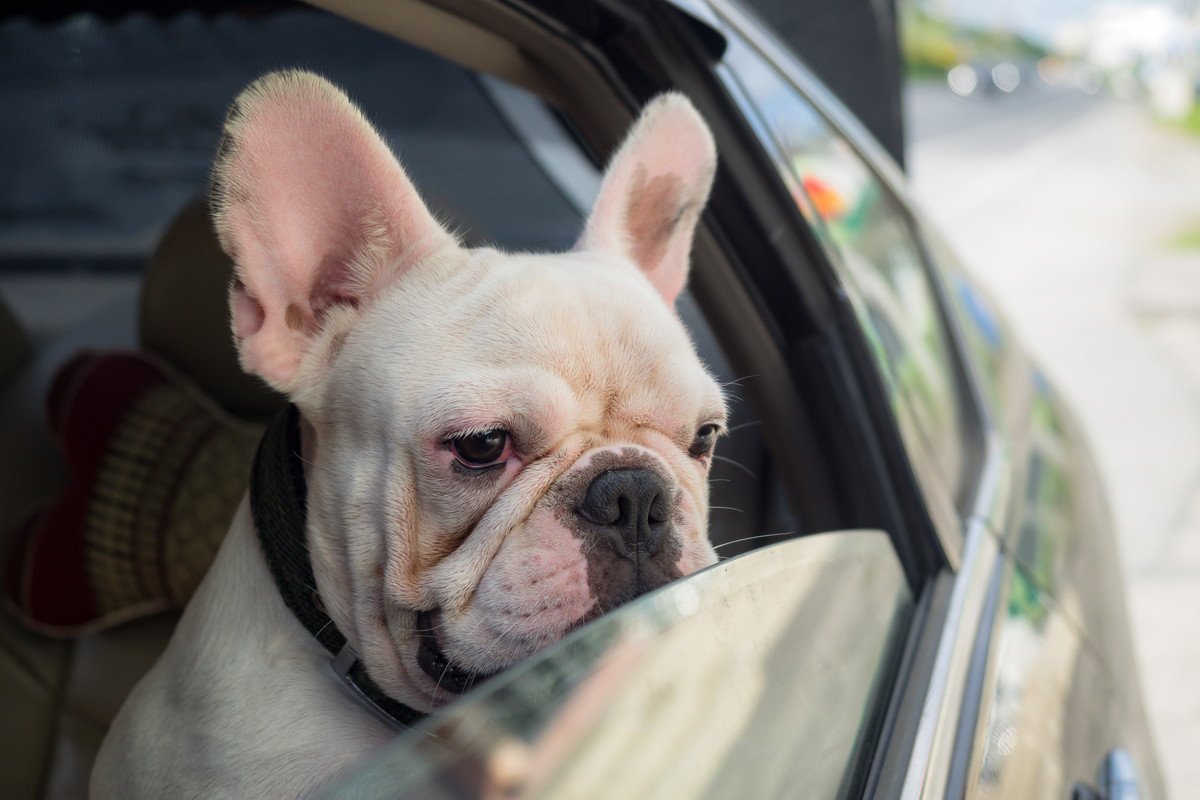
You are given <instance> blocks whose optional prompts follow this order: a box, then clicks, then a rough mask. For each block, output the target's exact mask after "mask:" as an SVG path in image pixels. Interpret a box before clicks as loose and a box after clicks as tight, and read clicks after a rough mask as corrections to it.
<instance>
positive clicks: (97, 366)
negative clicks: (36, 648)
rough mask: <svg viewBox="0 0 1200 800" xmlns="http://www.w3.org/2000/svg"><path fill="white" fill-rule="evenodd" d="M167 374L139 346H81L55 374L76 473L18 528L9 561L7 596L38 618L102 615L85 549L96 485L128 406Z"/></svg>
mask: <svg viewBox="0 0 1200 800" xmlns="http://www.w3.org/2000/svg"><path fill="white" fill-rule="evenodd" d="M168 380H169V378H168V377H167V376H166V374H165V373H164V372H163V371H162V370H161V369H160V368H159V367H157V366H156V365H155V364H154V363H153V362H152V361H150V360H149V359H148V358H146V357H144V356H141V355H138V354H136V353H108V354H103V355H98V354H94V353H81V354H79V355H77V356H75V357H74V358H73V359H71V360H70V361H68V362H67V363H66V364H65V365H64V366H63V367H62V368H61V369H60V371H59V373H58V375H57V376H56V378H55V380H54V383H53V385H52V386H51V389H50V393H49V395H48V397H47V408H46V411H47V416H48V417H49V419H50V425H51V428H52V429H53V431H54V433H55V435H56V436H57V438H58V440H59V444H60V446H61V447H62V450H63V455H64V456H65V458H66V461H67V464H68V466H69V468H70V471H71V481H70V483H69V484H68V486H67V488H66V489H65V490H64V491H63V492H62V494H60V495H59V496H58V498H57V499H56V500H55V501H54V502H53V504H51V505H50V507H49V508H47V509H45V510H44V511H42V512H41V513H40V514H38V515H36V516H35V517H34V518H33V519H31V520H30V521H29V522H28V523H26V525H25V527H24V528H23V529H22V530H21V531H18V532H17V535H16V536H15V537H14V546H13V551H12V552H11V553H10V555H9V564H8V567H7V569H6V573H7V574H6V577H7V579H8V580H7V581H6V585H7V590H8V593H9V596H10V598H11V599H12V600H13V601H14V602H15V603H16V605H17V606H18V608H19V609H20V610H21V611H22V612H23V616H25V617H26V618H27V620H28V621H31V623H32V624H34V625H38V626H49V627H50V628H52V629H53V628H64V629H71V628H78V627H80V626H83V625H85V624H87V623H89V622H91V621H93V620H94V619H95V618H96V617H97V616H98V614H99V609H98V608H97V606H96V602H95V598H94V597H93V595H92V592H91V589H90V586H89V582H88V575H87V567H86V555H85V552H84V548H85V541H84V530H85V523H86V516H87V510H88V505H89V502H90V499H91V491H92V487H93V485H94V483H95V481H96V476H97V473H98V472H99V470H100V467H101V465H102V464H103V463H104V456H105V452H106V450H107V448H108V445H109V442H110V441H111V440H112V438H113V436H114V434H115V433H116V431H117V428H118V426H119V425H120V423H121V420H122V418H123V417H124V416H125V414H126V413H127V412H128V410H129V408H130V407H131V406H132V405H133V404H134V403H136V402H137V400H138V399H139V398H140V397H142V396H143V395H144V394H145V393H146V392H147V391H149V390H150V389H153V388H154V387H155V386H158V385H160V384H162V383H165V382H167V381H168Z"/></svg>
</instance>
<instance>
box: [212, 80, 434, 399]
mask: <svg viewBox="0 0 1200 800" xmlns="http://www.w3.org/2000/svg"><path fill="white" fill-rule="evenodd" d="M213 185H214V206H215V221H216V225H217V230H218V233H219V234H220V237H221V241H222V244H223V245H224V247H225V249H226V251H227V252H229V253H230V255H231V256H232V257H233V258H234V260H235V261H236V263H237V265H238V275H239V278H240V279H241V281H242V283H243V284H244V291H242V292H241V293H240V294H241V295H243V296H239V292H237V291H235V292H234V295H233V298H232V301H231V303H232V310H233V316H234V326H235V335H237V336H238V337H239V338H240V339H241V349H242V355H243V361H244V362H245V363H246V365H247V367H248V368H251V369H253V370H255V371H257V372H258V373H259V374H260V375H261V376H262V377H264V378H266V379H267V380H268V382H270V383H272V384H273V385H275V386H276V387H277V388H286V387H287V385H288V383H289V382H290V380H291V378H292V377H293V376H294V374H295V372H296V370H297V369H298V367H299V364H300V361H301V359H302V357H303V353H304V351H305V350H306V348H307V347H308V345H309V341H310V339H311V337H312V336H313V335H314V334H315V333H317V332H318V331H319V330H320V328H321V322H322V318H323V316H324V314H325V312H326V311H327V310H328V309H329V308H330V307H332V306H334V305H350V306H355V307H357V306H359V305H361V304H363V303H364V302H367V301H369V299H370V298H371V297H373V296H374V295H375V293H377V292H378V290H379V289H380V288H382V287H383V286H385V285H386V284H387V283H389V282H390V281H392V280H393V279H394V278H395V277H397V276H398V275H399V274H401V273H402V272H403V271H404V270H406V269H408V268H409V267H411V266H412V265H413V264H415V263H417V262H418V261H420V260H421V259H423V258H424V257H426V256H427V255H428V254H429V253H431V252H432V251H433V250H435V249H437V248H439V247H441V246H443V245H445V244H447V243H451V242H452V241H453V240H452V238H451V237H450V236H449V235H448V234H447V233H446V232H445V231H444V230H442V228H441V227H440V226H439V225H438V224H437V223H436V222H435V221H434V219H433V218H432V217H431V216H430V214H429V212H428V210H427V209H426V208H425V205H424V203H422V202H421V199H420V197H419V196H418V195H417V192H416V189H415V188H414V187H413V185H412V183H411V182H410V181H409V180H408V177H407V176H406V175H405V174H404V171H403V170H402V169H401V168H400V165H399V164H398V163H397V161H396V159H395V157H394V156H393V155H392V153H391V151H390V150H389V149H388V148H387V146H386V145H385V144H384V142H383V140H382V139H380V137H379V135H378V134H377V133H376V132H375V131H374V130H373V129H372V128H371V126H370V125H369V124H368V123H367V121H366V120H365V119H364V118H363V116H362V114H361V113H360V112H359V111H358V109H357V108H355V107H354V105H353V104H351V103H350V101H349V100H348V99H347V98H346V97H345V96H344V95H343V94H342V93H341V92H339V91H338V90H337V89H336V88H334V87H333V86H332V85H331V84H329V83H328V82H327V81H325V80H323V79H321V78H318V77H317V76H315V75H311V74H308V73H301V72H287V73H274V74H272V75H268V76H266V77H264V78H262V79H260V80H259V81H258V82H256V83H255V84H253V85H252V86H250V87H249V88H248V89H247V90H246V91H245V92H243V93H242V95H241V96H240V97H239V98H238V100H237V102H236V103H235V106H234V111H233V112H231V115H230V119H229V121H228V122H227V123H226V130H225V141H224V142H223V144H222V148H221V153H220V155H219V157H218V161H217V164H216V167H215V169H214V181H213ZM255 304H257V310H256V309H255Z"/></svg>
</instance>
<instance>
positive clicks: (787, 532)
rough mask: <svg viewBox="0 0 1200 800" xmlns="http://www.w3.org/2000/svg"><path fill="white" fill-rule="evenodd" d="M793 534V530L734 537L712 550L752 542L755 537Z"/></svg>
mask: <svg viewBox="0 0 1200 800" xmlns="http://www.w3.org/2000/svg"><path fill="white" fill-rule="evenodd" d="M795 535H796V532H795V531H784V532H783V533H760V534H758V535H757V536H747V537H745V538H744V539H734V540H733V541H732V542H722V543H721V544H718V545H715V546H714V547H713V550H714V551H717V550H720V549H721V548H722V547H729V546H730V545H734V544H741V543H742V542H752V541H754V540H755V539H774V538H778V537H780V536H795Z"/></svg>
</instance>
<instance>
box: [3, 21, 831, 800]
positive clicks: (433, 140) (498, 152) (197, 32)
mask: <svg viewBox="0 0 1200 800" xmlns="http://www.w3.org/2000/svg"><path fill="white" fill-rule="evenodd" d="M317 5H320V3H317ZM262 8H263V7H262V6H261V5H260V6H256V7H255V10H253V11H250V12H242V11H236V10H226V11H220V12H213V13H204V14H201V13H197V12H189V11H180V12H177V13H172V14H164V15H154V16H152V15H149V14H147V13H141V12H139V13H125V14H121V15H117V16H114V17H111V18H109V17H101V16H96V15H91V14H81V13H76V14H68V15H60V16H57V17H53V18H36V17H33V16H20V15H16V16H9V15H7V14H6V15H5V16H3V17H0V68H3V70H4V72H5V73H6V74H7V75H8V76H9V77H8V78H7V80H6V83H5V85H4V86H3V87H0V92H2V93H4V94H9V93H11V96H10V97H5V98H4V105H5V107H10V108H11V107H14V104H15V103H22V104H24V106H25V107H26V108H28V109H29V112H28V113H27V114H21V115H6V116H7V117H8V119H6V120H2V121H0V140H7V141H10V142H13V143H14V145H13V146H10V147H5V148H3V149H2V150H3V152H2V153H0V174H5V175H14V176H16V180H15V181H11V182H8V181H6V184H7V186H6V189H5V191H4V192H3V193H2V194H0V380H2V383H0V440H2V441H3V442H4V447H2V448H0V476H2V477H0V536H3V537H4V538H5V541H4V542H3V543H4V544H6V545H8V544H9V542H8V539H10V538H11V537H12V536H14V535H15V532H17V531H19V530H20V529H21V526H22V525H23V524H24V521H25V520H26V519H27V518H28V517H29V515H30V514H31V513H33V512H34V511H36V510H37V509H38V508H39V507H42V506H44V505H45V504H47V503H51V502H53V500H54V498H55V496H56V494H57V493H58V492H59V491H61V490H62V488H63V486H64V485H65V484H67V483H68V482H69V481H70V480H71V475H70V473H69V471H68V468H67V466H66V465H65V464H64V463H63V458H62V455H61V454H60V453H59V451H58V449H57V445H56V443H55V441H54V438H53V436H52V434H51V431H50V428H49V426H48V423H47V421H46V414H45V406H46V396H47V394H48V393H49V392H50V391H51V389H52V386H53V385H54V382H55V376H56V374H57V373H58V371H59V370H60V369H61V368H62V366H63V365H64V363H66V362H67V361H69V360H70V359H71V358H72V356H73V355H74V354H76V353H77V352H79V351H81V350H89V351H108V350H114V349H117V350H121V349H138V350H143V351H149V352H151V353H153V354H155V356H156V357H157V358H158V359H160V360H161V361H163V362H165V363H166V364H168V365H169V367H170V368H171V370H173V372H174V373H175V374H177V375H179V376H182V377H183V378H184V379H186V380H187V381H188V382H190V383H191V384H193V385H194V386H195V387H197V388H198V390H199V391H200V392H201V393H203V394H204V395H205V396H207V397H208V398H211V400H212V402H213V403H215V404H216V405H217V406H219V407H220V408H221V409H222V410H223V413H225V414H227V415H229V417H231V418H233V419H236V420H240V421H242V423H244V424H246V425H261V424H262V423H263V422H264V420H266V419H267V418H269V417H270V416H271V415H272V414H273V413H274V412H275V410H276V409H277V408H279V406H280V404H281V402H282V400H281V398H280V397H279V396H277V395H275V394H274V393H272V392H271V391H269V390H268V389H266V388H265V387H264V386H263V385H261V384H259V383H258V382H257V381H256V380H254V379H251V378H248V377H247V376H246V375H244V374H243V373H242V372H241V371H240V369H239V368H238V366H237V362H236V356H235V354H234V350H233V346H232V341H231V337H230V334H229V331H228V318H227V308H226V298H225V293H226V289H227V286H228V282H229V276H230V270H231V265H230V263H229V261H228V259H227V258H226V257H225V256H224V254H223V253H222V252H221V251H220V249H219V247H218V246H217V243H216V240H215V235H214V234H213V232H212V229H211V225H210V222H209V219H208V212H207V208H206V204H205V193H206V189H207V171H208V169H209V166H210V163H211V157H212V154H213V152H214V151H215V148H216V144H217V137H218V134H219V131H220V127H221V122H222V119H223V115H224V113H225V109H226V108H227V106H228V104H229V102H230V101H231V100H232V98H233V97H234V95H235V94H236V93H237V92H238V91H239V90H240V88H242V87H243V86H244V85H246V84H247V83H249V82H250V81H251V80H253V79H254V78H256V77H257V76H259V75H261V74H263V73H264V72H267V71H269V70H271V69H278V68H284V67H295V66H300V67H303V68H306V69H310V70H313V71H316V72H318V73H321V74H324V75H326V76H328V77H329V78H331V79H332V80H333V81H334V82H335V83H337V84H339V85H340V86H341V87H343V88H344V89H345V90H346V91H347V93H348V94H349V95H350V96H351V97H352V98H353V99H354V100H355V101H356V102H357V103H359V104H360V105H361V107H362V108H363V109H364V111H365V112H366V115H367V117H368V118H369V119H370V120H371V121H372V122H373V123H374V124H375V125H376V126H377V127H378V128H379V129H380V130H381V132H382V133H383V134H384V137H385V138H386V139H387V140H388V141H389V143H390V144H391V145H392V147H393V149H394V150H395V151H396V152H397V153H398V155H399V158H400V159H401V162H402V163H403V164H404V166H405V168H406V170H408V171H409V173H410V175H411V176H412V177H413V179H414V181H415V182H416V184H417V185H418V186H419V187H420V189H421V191H422V194H423V197H424V198H425V200H426V202H427V203H428V204H429V205H430V207H431V208H432V209H433V210H434V213H435V215H436V216H437V217H438V218H439V219H440V220H442V221H443V222H444V223H446V224H447V225H448V226H449V227H451V228H452V229H454V230H455V231H456V232H457V233H458V234H459V235H460V236H461V237H462V238H463V240H464V241H465V242H467V243H470V244H476V245H483V244H486V245H490V246H497V247H500V248H504V249H509V250H533V251H545V250H563V249H569V248H570V247H571V246H572V245H573V244H574V242H575V239H576V237H577V236H578V234H579V232H580V230H581V228H582V223H583V220H584V216H585V215H586V213H587V210H588V208H589V206H590V202H591V199H592V196H593V195H594V193H595V190H596V188H597V183H598V175H599V169H600V166H598V165H599V164H602V158H601V157H598V155H597V154H598V153H603V152H607V151H608V149H609V148H611V147H612V146H613V145H614V144H615V143H616V142H617V141H619V139H620V137H621V134H622V133H623V131H624V129H625V127H626V126H627V124H628V123H629V121H630V120H631V119H632V113H633V112H632V110H631V109H630V107H629V104H628V102H626V101H625V98H620V97H618V96H617V95H616V94H615V90H614V89H613V87H612V86H611V85H610V84H608V83H606V82H605V81H604V79H603V76H602V75H601V72H600V70H598V69H597V67H596V65H595V64H594V63H591V62H590V61H589V60H588V56H587V54H586V52H585V51H584V50H581V49H577V48H572V47H570V46H568V45H567V44H565V43H564V40H563V39H562V38H555V37H551V36H548V35H547V34H546V33H545V32H544V31H542V30H540V29H537V28H534V27H533V26H528V25H526V26H524V27H522V26H521V25H520V24H519V22H520V21H519V20H516V19H507V20H506V19H504V17H505V15H506V14H510V15H511V13H512V12H511V11H510V10H509V11H505V10H504V9H502V8H501V7H497V9H496V11H495V14H496V17H497V18H496V20H494V22H495V24H494V25H493V26H491V27H489V28H488V29H485V28H483V27H477V28H474V27H472V26H471V25H470V24H469V23H467V22H465V21H463V20H462V19H460V18H452V17H450V16H449V15H446V14H444V12H439V11H435V10H432V9H430V8H427V7H423V6H418V5H416V4H412V5H408V4H403V5H401V4H397V5H396V6H385V7H383V8H382V9H381V8H375V7H371V5H370V4H369V3H366V2H362V3H358V2H351V3H344V4H341V9H340V13H343V14H346V15H347V16H349V17H351V19H344V18H342V17H338V16H334V15H332V14H328V13H326V12H323V11H319V10H314V9H311V8H308V7H303V6H299V5H287V4H280V5H279V6H278V7H276V6H274V5H272V4H267V9H268V10H261V9H262ZM354 20H358V21H357V22H356V21H354ZM360 23H366V24H365V25H364V24H360ZM581 24H582V23H581ZM506 26H507V27H506ZM498 30H500V31H504V30H507V31H511V33H512V40H511V41H510V40H509V39H506V38H505V37H504V36H502V35H501V34H499V33H497V32H496V31H498ZM396 37H400V38H403V39H407V40H409V42H411V43H406V42H404V41H399V40H398V39H397V38H396ZM520 37H524V38H523V39H521V38H520ZM538 37H541V38H540V40H539V41H538V42H537V43H536V46H535V42H534V39H537V38H538ZM518 39H520V41H519V43H518ZM68 53H71V54H74V55H73V56H72V57H71V58H66V57H65V55H64V54H68ZM534 53H536V54H537V55H536V56H534V55H532V54H534ZM46 70H50V72H49V73H47V72H46ZM46 74H52V75H53V80H47V79H46V78H45V77H44V76H45V75H46ZM580 98H587V100H586V102H585V101H583V100H581V99H580ZM585 132H586V133H585ZM723 259H724V256H723V255H722V250H721V247H720V245H719V239H718V238H717V237H716V236H714V235H713V233H712V232H711V231H707V230H702V231H701V233H700V235H699V236H698V240H697V244H696V249H695V252H694V256H693V275H694V281H693V290H692V291H690V292H688V293H687V294H685V295H684V296H683V297H682V299H681V300H680V301H679V304H678V311H679V314H680V316H681V318H682V319H683V321H684V322H685V324H686V325H687V327H688V329H689V331H690V332H691V335H692V336H693V339H694V341H695V344H696V347H697V349H698V351H699V352H700V354H701V356H702V358H703V360H704V361H705V362H706V363H707V364H708V366H709V367H710V369H711V370H712V372H713V374H714V375H715V376H716V377H717V379H718V380H719V381H720V382H721V383H722V384H723V385H724V386H725V387H726V391H727V397H728V401H729V405H730V410H731V412H732V413H731V417H730V426H729V432H728V435H727V436H726V437H725V438H724V439H723V440H722V441H721V443H720V444H719V446H718V449H717V455H716V461H715V463H714V466H713V471H712V480H711V508H712V511H711V538H712V540H713V542H714V544H715V546H716V547H717V551H718V553H719V555H720V556H721V557H722V558H728V557H732V556H736V555H739V554H741V553H744V552H747V551H748V550H751V549H753V548H755V547H757V546H760V545H762V544H768V543H772V542H775V541H778V540H779V539H781V538H784V537H786V536H790V535H796V534H800V533H805V532H812V531H814V530H819V529H823V528H827V527H828V526H827V525H822V522H824V521H826V520H828V519H829V512H828V510H827V509H820V508H815V507H814V506H813V504H812V503H808V504H806V497H808V498H811V497H814V496H820V494H821V492H820V490H819V487H820V485H821V480H822V477H821V472H822V467H821V464H820V459H819V454H818V453H816V452H811V453H806V452H798V448H796V447H792V446H790V445H789V444H785V442H787V443H790V442H792V441H794V438H793V439H788V438H787V437H785V436H783V435H782V434H780V433H778V431H779V430H780V423H781V422H782V421H787V420H788V419H789V416H793V418H794V415H798V414H799V413H800V412H799V410H798V407H797V408H793V407H791V406H790V405H789V400H788V396H787V395H786V394H780V393H779V392H775V391H772V390H771V389H770V388H769V387H770V385H771V380H772V378H771V377H770V376H771V375H772V374H773V372H772V370H775V371H777V372H786V366H783V365H782V362H781V361H780V359H781V358H782V356H780V355H779V354H778V353H777V352H774V351H773V350H771V349H769V348H758V349H756V348H754V347H753V346H752V345H751V344H750V343H751V342H753V341H754V337H755V336H762V335H763V334H762V332H761V331H760V330H758V328H759V327H761V326H762V325H763V323H762V322H761V321H758V320H756V319H755V318H754V317H753V315H746V314H745V313H744V309H745V308H748V307H752V304H751V303H750V301H749V300H748V296H747V295H746V290H745V288H742V287H739V286H738V285H736V283H731V282H730V280H729V279H728V278H722V277H721V275H722V273H721V271H720V269H719V265H720V264H721V263H722V261H723ZM756 326H757V327H756ZM756 353H757V355H755V354H756ZM772 359H775V360H774V361H772ZM790 435H791V436H793V437H794V434H790ZM798 468H799V469H803V470H804V471H806V472H808V473H810V474H811V475H812V476H813V477H812V485H813V486H815V487H817V488H816V489H812V490H810V491H808V492H807V493H806V494H797V492H796V491H794V490H793V489H792V488H791V486H790V485H788V484H787V482H785V481H784V480H782V479H781V478H780V475H781V473H783V472H786V473H788V474H794V473H796V472H797V471H798ZM232 510H233V509H232V508H230V509H229V511H230V512H232ZM175 619H176V616H175V614H174V613H173V612H169V613H165V614H157V615H151V616H147V617H145V618H143V619H139V620H136V621H134V622H130V623H128V624H124V625H118V626H115V627H111V628H108V629H106V630H99V631H94V632H85V633H84V634H83V635H80V636H77V637H74V638H72V639H69V640H56V639H52V638H48V637H46V636H43V635H41V634H39V633H35V632H33V631H30V630H28V629H26V628H25V627H23V626H22V625H21V624H20V623H19V622H18V621H17V620H16V619H15V618H14V616H13V615H12V614H10V613H9V612H8V611H5V612H3V613H0V705H2V706H3V707H4V708H5V709H6V714H5V719H4V722H3V728H4V731H3V738H2V741H4V742H5V745H4V747H3V748H0V750H3V751H4V752H5V755H4V756H3V757H2V763H3V771H4V772H5V773H6V778H5V785H6V796H9V797H20V798H26V797H29V798H33V797H82V796H85V795H86V780H87V774H88V770H89V768H90V764H91V761H92V759H93V758H94V756H95V752H96V750H97V748H98V746H99V743H100V741H101V739H102V738H103V735H104V732H105V730H106V728H107V725H108V723H109V722H110V721H111V719H112V717H113V715H114V714H115V713H116V711H117V709H118V708H119V706H120V704H121V702H122V700H123V699H124V696H125V694H126V693H127V692H128V690H129V689H130V687H131V686H132V685H133V683H134V682H135V681H136V680H137V678H138V677H139V676H140V675H141V674H142V673H143V672H144V671H145V669H147V668H148V667H149V665H150V664H151V663H152V662H153V660H154V659H155V658H156V657H157V655H158V653H159V652H160V651H161V648H162V647H163V646H164V645H165V642H166V640H167V638H168V637H169V635H170V632H171V630H172V625H173V622H174V620H175Z"/></svg>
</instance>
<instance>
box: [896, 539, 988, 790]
mask: <svg viewBox="0 0 1200 800" xmlns="http://www.w3.org/2000/svg"><path fill="white" fill-rule="evenodd" d="M999 559H1000V549H999V546H998V545H997V543H996V539H995V537H994V536H992V533H991V531H990V530H989V528H988V526H987V524H986V523H984V522H983V521H981V520H978V519H975V520H971V522H970V523H968V525H967V534H966V541H965V544H964V547H963V558H962V568H961V569H960V570H959V571H958V574H957V575H956V576H955V578H954V586H953V588H952V589H951V594H950V602H949V606H948V608H947V611H946V617H945V620H944V623H943V626H942V635H941V637H940V639H939V641H938V647H937V655H936V656H935V657H934V662H933V669H932V671H931V674H930V678H929V688H928V689H927V690H926V693H925V699H924V701H923V703H922V707H921V715H920V722H919V723H918V725H917V732H916V735H915V737H914V740H913V748H912V753H911V756H910V758H909V764H908V770H907V773H906V775H905V778H904V784H903V786H902V788H901V790H900V797H902V798H905V800H915V799H916V798H932V797H941V796H942V795H943V794H944V793H945V790H946V783H947V779H948V777H949V771H950V764H951V760H952V757H953V755H954V752H953V751H954V743H955V736H956V733H957V730H958V723H959V717H960V715H961V711H962V705H963V702H962V699H963V690H964V689H965V688H966V683H967V674H968V672H969V670H970V666H971V656H972V653H973V651H974V650H975V642H976V639H977V638H978V634H979V631H980V626H981V623H982V621H983V617H984V612H985V610H986V606H987V599H988V594H989V587H990V585H991V577H992V574H993V573H994V571H995V569H996V565H997V563H998V561H999Z"/></svg>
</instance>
